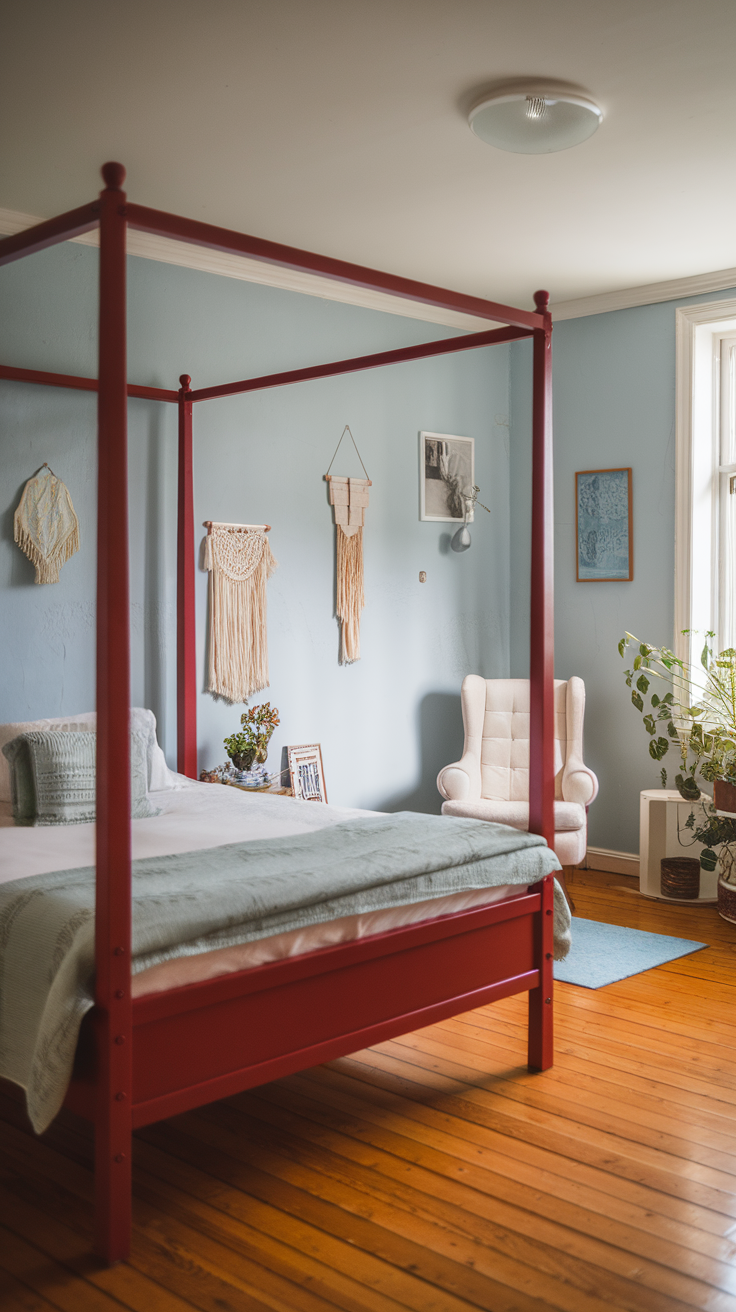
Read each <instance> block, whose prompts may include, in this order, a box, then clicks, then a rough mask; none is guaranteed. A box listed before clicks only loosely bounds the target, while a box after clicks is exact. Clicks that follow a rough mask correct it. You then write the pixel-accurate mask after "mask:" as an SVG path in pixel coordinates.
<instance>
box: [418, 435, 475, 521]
mask: <svg viewBox="0 0 736 1312" xmlns="http://www.w3.org/2000/svg"><path fill="white" fill-rule="evenodd" d="M474 483H475V439H474V438H472V437H457V436H456V435H455V434H453V433H420V434H419V518H420V519H429V520H437V521H439V522H440V523H443V522H444V523H448V524H462V522H463V520H464V519H465V510H466V503H465V498H466V497H470V496H472V493H473V485H474ZM473 517H474V516H473V508H472V506H471V507H470V511H469V514H468V517H467V522H468V523H469V524H470V523H472V521H473Z"/></svg>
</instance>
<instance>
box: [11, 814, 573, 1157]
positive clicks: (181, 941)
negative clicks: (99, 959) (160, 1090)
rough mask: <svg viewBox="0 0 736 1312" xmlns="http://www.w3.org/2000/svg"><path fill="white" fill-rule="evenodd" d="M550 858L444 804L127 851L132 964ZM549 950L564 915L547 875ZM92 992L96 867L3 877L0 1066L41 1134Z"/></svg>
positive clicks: (564, 925) (546, 866) (478, 883)
mask: <svg viewBox="0 0 736 1312" xmlns="http://www.w3.org/2000/svg"><path fill="white" fill-rule="evenodd" d="M558 869H559V862H558V861H557V858H556V857H555V855H554V854H553V853H552V852H551V851H550V849H549V848H548V847H547V846H546V844H545V843H544V842H543V840H542V839H541V838H538V837H537V836H536V835H533V834H525V833H522V832H520V831H519V830H516V829H510V828H508V827H507V826H506V825H495V824H489V823H488V822H485V821H479V820H465V819H459V818H456V817H452V816H427V815H417V814H415V813H413V812H408V811H407V812H402V813H399V814H398V815H376V816H366V817H360V818H357V819H353V820H349V821H346V822H345V823H343V824H339V825H334V826H331V827H329V828H325V829H321V830H318V831H317V832H311V833H306V834H300V835H298V836H296V837H288V838H277V839H258V840H256V841H253V842H244V843H228V844H226V845H223V846H222V847H212V848H206V849H204V850H202V851H193V852H184V853H181V854H179V855H175V856H163V857H148V858H146V859H145V860H141V861H134V862H133V965H132V968H133V972H134V973H137V972H138V971H141V970H145V969H146V968H147V967H148V966H152V965H155V964H156V963H158V962H161V961H166V960H169V959H171V958H173V957H180V956H187V955H194V954H195V953H199V952H208V951H211V950H213V949H215V948H222V947H230V946H232V945H234V944H237V943H247V942H251V941H252V940H254V939H258V938H265V937H266V936H268V935H270V934H277V933H282V932H285V931H288V930H292V929H299V928H303V927H304V926H306V925H314V924H318V923H321V922H324V921H328V920H334V919H336V918H338V917H340V916H350V915H356V914H360V913H362V912H367V911H380V910H383V909H385V908H387V907H393V906H402V905H406V904H408V903H414V902H423V901H425V900H426V899H428V898H434V897H443V896H445V895H447V894H450V893H460V892H463V891H466V890H468V889H473V888H485V887H489V886H492V885H499V884H531V883H534V882H535V881H536V880H538V879H541V878H542V876H543V875H547V874H549V873H550V872H551V871H553V870H558ZM554 919H555V956H556V957H559V958H561V957H564V956H565V955H566V954H567V951H568V949H569V945H570V916H569V912H568V910H567V904H566V902H565V899H564V897H563V895H562V891H561V890H560V888H559V885H557V884H555V918H554ZM93 995H94V869H92V868H90V867H87V868H79V869H75V870H59V871H54V872H52V873H51V874H44V875H33V876H30V877H29V878H26V879H19V880H15V881H12V882H10V883H7V884H3V885H0V1075H2V1076H4V1077H5V1078H6V1079H9V1080H12V1081H14V1082H15V1083H16V1084H19V1085H21V1086H22V1087H23V1088H24V1089H25V1090H26V1100H27V1106H28V1114H29V1116H30V1119H31V1122H32V1124H33V1127H34V1129H35V1130H36V1131H37V1132H38V1133H39V1134H40V1133H41V1132H42V1131H43V1130H45V1129H46V1127H47V1126H48V1125H49V1123H50V1122H51V1121H52V1120H53V1118H54V1116H55V1115H56V1113H57V1112H58V1110H59V1108H60V1107H61V1104H62V1102H63V1100H64V1095H65V1092H66V1088H67V1085H68V1083H69V1078H70V1076H71V1070H72V1065H73V1061H74V1052H75V1048H76V1043H77V1036H78V1034H79V1026H80V1024H81V1022H82V1018H83V1017H84V1015H85V1013H86V1012H87V1011H88V1010H89V1009H90V1007H91V1006H92V1005H93Z"/></svg>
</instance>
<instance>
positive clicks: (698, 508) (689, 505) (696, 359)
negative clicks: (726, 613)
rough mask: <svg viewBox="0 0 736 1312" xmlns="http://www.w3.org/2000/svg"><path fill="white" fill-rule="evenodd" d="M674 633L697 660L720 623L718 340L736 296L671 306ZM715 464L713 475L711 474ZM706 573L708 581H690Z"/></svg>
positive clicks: (730, 329)
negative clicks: (689, 632) (706, 636)
mask: <svg viewBox="0 0 736 1312" xmlns="http://www.w3.org/2000/svg"><path fill="white" fill-rule="evenodd" d="M675 324H676V406H675V451H676V456H675V460H676V463H675V636H674V651H675V654H676V655H677V656H679V657H680V659H681V660H686V661H690V660H698V659H699V655H700V650H701V648H702V636H700V637H698V638H695V639H694V640H693V642H692V644H691V640H690V639H689V638H688V637H685V636H683V634H682V630H683V629H695V630H697V631H698V633H699V634H700V635H702V634H703V632H704V631H705V630H707V629H715V630H716V632H718V625H719V614H718V613H719V569H718V559H719V517H720V502H721V492H720V486H719V484H722V482H723V479H724V477H725V478H727V477H728V473H729V470H730V467H727V466H724V465H722V464H721V440H722V439H721V430H720V412H721V404H720V402H721V369H720V356H721V343H722V341H723V339H724V338H727V337H732V336H735V335H736V299H729V300H727V301H709V302H707V303H706V304H704V305H691V306H684V307H682V308H679V309H677V310H676V312H675ZM717 469H718V470H719V474H720V477H719V479H716V478H715V473H716V470H717ZM699 578H700V579H702V578H707V579H709V580H710V587H708V588H703V587H700V588H698V587H695V586H694V580H695V579H699Z"/></svg>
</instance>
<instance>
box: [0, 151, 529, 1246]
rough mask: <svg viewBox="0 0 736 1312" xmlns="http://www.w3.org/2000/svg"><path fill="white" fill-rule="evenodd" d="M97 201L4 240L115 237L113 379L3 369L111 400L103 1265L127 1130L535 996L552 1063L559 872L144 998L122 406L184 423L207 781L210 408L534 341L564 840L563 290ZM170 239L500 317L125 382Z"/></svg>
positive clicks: (185, 690)
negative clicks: (274, 367) (145, 303)
mask: <svg viewBox="0 0 736 1312" xmlns="http://www.w3.org/2000/svg"><path fill="white" fill-rule="evenodd" d="M102 176H103V179H104V182H105V189H104V190H103V191H102V192H101V193H100V198H99V201H93V202H91V203H90V204H87V205H82V206H80V208H79V209H76V210H72V211H70V212H69V213H67V214H62V215H60V216H59V217H57V218H55V219H49V220H48V221H46V222H44V223H40V224H38V225H36V226H35V227H33V228H29V229H26V230H25V231H24V232H20V233H17V234H16V235H15V236H12V237H8V238H6V239H4V240H3V241H0V264H6V263H9V262H11V261H12V260H16V259H19V258H21V257H22V256H25V255H30V254H32V253H33V252H35V251H39V250H43V249H44V248H45V247H47V246H51V245H54V244H55V243H57V242H61V241H67V240H69V239H70V238H72V237H75V236H78V235H79V234H81V233H84V232H89V231H90V230H91V229H93V228H97V227H99V230H100V308H99V376H98V378H97V379H94V378H79V377H73V376H71V375H68V374H52V373H44V372H41V371H38V370H32V369H19V368H13V367H8V366H0V378H3V379H15V380H20V381H26V382H33V383H41V384H46V385H50V386H52V387H71V388H79V389H82V390H87V391H97V393H98V455H99V473H98V539H97V553H98V554H97V562H98V563H97V849H96V867H97V874H96V991H95V1007H94V1009H93V1011H92V1012H90V1014H89V1016H88V1018H87V1020H86V1021H85V1024H84V1026H83V1028H82V1035H81V1037H80V1043H79V1048H78V1055H77V1064H76V1068H75V1075H74V1078H73V1080H72V1084H71V1086H70V1089H69V1093H68V1096H67V1105H68V1106H69V1107H71V1108H72V1109H74V1110H75V1111H77V1112H79V1113H81V1114H82V1115H83V1116H85V1117H87V1118H88V1119H90V1120H91V1121H92V1122H93V1123H94V1127H95V1180H96V1222H97V1234H96V1248H97V1251H98V1253H99V1254H100V1256H101V1257H103V1258H105V1259H106V1260H107V1261H108V1262H113V1261H118V1260H121V1259H124V1258H125V1257H127V1255H128V1251H129V1246H130V1227H131V1211H130V1190H131V1134H132V1131H133V1129H135V1128H136V1127H138V1126H142V1125H147V1124H149V1123H150V1122H152V1121H156V1120H160V1119H162V1118H163V1117H166V1116H172V1115H175V1114H176V1113H179V1112H182V1111H185V1110H187V1109H190V1108H193V1107H198V1106H201V1105H202V1104H204V1103H207V1102H210V1101H212V1100H214V1099H217V1098H223V1097H226V1096H228V1095H231V1094H234V1093H237V1092H239V1091H240V1090H243V1089H247V1088H250V1087H253V1086H254V1085H257V1084H262V1083H264V1082H266V1081H267V1080H271V1079H275V1078H277V1077H278V1076H282V1075H285V1074H287V1073H290V1072H293V1071H297V1070H302V1069H304V1068H305V1067H307V1066H310V1065H313V1064H314V1063H316V1062H320V1061H326V1060H329V1059H331V1058H334V1057H338V1056H342V1055H345V1054H347V1053H349V1052H355V1051H356V1050H357V1049H359V1048H362V1047H365V1046H366V1044H370V1043H375V1042H378V1041H380V1040H382V1039H387V1038H390V1037H392V1036H394V1035H397V1034H401V1033H406V1032H407V1031H408V1030H411V1029H415V1028H417V1027H418V1026H422V1025H428V1024H431V1023H432V1022H433V1021H437V1020H440V1019H442V1018H443V1017H445V1016H451V1015H454V1014H457V1013H459V1012H462V1011H467V1010H470V1009H471V1008H473V1007H478V1006H481V1005H483V1004H484V1003H487V1002H491V1001H493V1000H494V999H496V998H502V997H506V996H508V995H510V994H512V993H518V992H523V991H528V992H529V1052H528V1058H529V1065H530V1067H531V1068H532V1069H536V1070H544V1069H547V1067H549V1066H551V1064H552V1011H553V1008H552V924H553V911H552V877H551V876H548V877H547V878H545V879H543V880H542V881H541V882H540V883H538V884H536V885H535V886H534V887H533V888H532V889H530V890H529V891H528V892H527V893H525V894H522V895H517V896H515V897H510V898H507V899H505V900H504V901H502V902H499V903H496V904H494V905H492V906H489V907H481V908H476V909H474V910H471V911H463V912H459V913H457V914H455V915H451V916H443V917H441V918H439V919H437V920H434V921H430V922H425V923H423V924H419V925H414V926H411V927H409V928H404V929H396V930H392V931H390V932H389V933H386V934H379V935H376V936H374V937H372V938H369V939H364V940H362V941H359V942H356V943H349V944H345V945H341V946H337V947H331V948H326V949H323V950H321V951H318V952H312V953H309V954H307V955H305V956H303V957H298V958H293V959H287V960H285V961H280V962H276V963H273V964H270V965H265V966H260V967H258V968H256V969H253V970H248V971H243V972H239V973H237V974H232V975H226V976H222V977H220V978H217V979H213V980H209V981H207V982H205V983H201V984H190V985H187V986H185V987H183V988H178V989H173V990H171V991H169V992H166V993H162V994H154V995H151V996H148V997H143V998H138V999H136V1000H135V1001H133V1000H132V999H131V990H130V979H131V967H130V960H131V882H130V869H131V839H130V796H129V780H128V779H127V776H126V775H125V773H123V774H122V775H121V773H120V768H119V767H120V760H121V758H122V757H124V756H125V755H126V754H127V752H128V750H129V747H128V723H129V716H130V691H129V689H130V657H129V599H128V546H127V544H128V511H127V500H126V495H125V489H126V487H127V398H128V396H134V397H144V398H148V399H152V400H158V401H162V402H166V403H172V404H176V405H177V407H178V412H179V503H178V504H179V517H178V548H177V550H178V556H177V571H178V572H177V676H178V688H177V728H178V745H177V761H178V767H179V770H180V771H182V772H183V773H184V774H187V775H189V776H190V777H192V778H196V777H197V732H196V695H197V688H196V659H195V657H196V649H195V609H194V583H195V533H194V511H193V483H192V409H193V406H194V404H195V403H197V402H200V401H207V400H211V399H214V398H216V397H221V396H231V395H233V394H235V393H239V392H248V391H253V390H256V389H259V388H264V387H278V386H283V385H284V384H287V383H296V382H301V381H305V380H308V379H310V378H325V377H329V376H331V375H334V374H340V373H347V372H351V371H354V370H359V369H370V368H377V367H379V366H382V365H388V364H397V363H400V362H401V361H404V360H417V359H421V358H424V357H427V356H432V355H440V354H448V353H450V352H454V351H463V350H470V349H472V348H474V347H481V346H487V345H490V344H492V343H496V342H509V341H515V340H518V339H519V338H524V337H531V338H532V339H533V349H534V365H533V473H532V567H531V660H530V679H531V727H530V769H529V794H530V812H529V821H530V829H531V831H532V832H533V833H537V834H541V835H543V836H544V838H546V840H547V842H548V843H549V844H550V846H551V845H552V841H553V835H554V824H553V798H554V757H553V746H554V745H553V610H552V531H553V521H552V425H551V401H552V397H551V334H552V321H551V316H550V314H549V310H548V308H547V307H548V300H549V297H548V294H547V293H546V292H536V293H535V296H534V301H535V304H536V310H535V311H528V310H517V309H513V308H512V307H510V306H506V305H498V304H495V303H494V302H493V301H486V300H482V299H479V298H477V297H474V296H466V295H462V294H460V293H457V292H450V291H446V290H444V289H442V288H439V287H433V286H430V285H427V284H424V283H418V282H414V281H411V280H409V279H406V278H398V277H396V276H394V275H392V274H386V273H379V272H377V271H375V270H372V269H366V268H362V267H360V266H359V265H353V264H347V263H345V262H344V261H341V260H332V259H328V258H326V257H324V256H321V255H315V254H312V253H310V252H308V251H301V250H296V249H294V248H292V247H288V246H283V245H278V244H276V243H273V242H268V241H263V240H261V239H260V238H256V237H248V236H244V235H243V234H240V233H235V232H230V231H228V230H226V229H223V228H217V227H213V226H212V225H210V224H206V223H199V222H197V221H195V220H191V219H184V218H181V217H179V216H177V215H172V214H164V213H161V212H159V211H157V210H152V209H148V208H146V207H144V206H141V205H134V204H130V203H129V202H128V201H127V200H126V195H125V193H124V192H123V191H122V185H123V182H124V180H125V169H124V168H123V166H122V165H121V164H114V163H110V164H106V165H105V166H104V167H103V170H102ZM128 227H131V228H135V229H138V230H139V231H142V232H149V233H156V234H160V235H161V236H166V237H173V238H175V239H177V240H179V241H184V242H189V243H196V244H198V245H201V246H206V247H209V248H211V249H214V250H222V251H227V252H229V253H235V254H240V255H246V256H248V257H249V258H251V259H258V260H262V261H265V262H267V263H271V264H278V265H281V266H282V267H285V268H291V269H299V270H302V271H306V272H309V273H312V274H317V275H320V276H322V277H326V278H330V279H333V280H339V281H342V282H346V283H351V284H353V285H354V286H358V287H365V288H370V289H372V290H378V291H383V292H386V293H388V294H391V295H393V296H401V297H403V298H405V299H410V300H415V301H418V302H421V303H424V304H428V305H435V306H440V307H443V308H445V309H448V310H456V311H461V312H464V313H466V314H472V315H476V316H478V317H480V318H485V319H488V320H491V321H495V322H498V323H501V324H503V325H505V326H503V327H501V328H494V329H489V330H488V331H487V332H479V333H472V334H467V335H465V336H463V337H452V338H448V339H446V340H444V341H437V342H430V343H422V344H421V345H419V346H413V347H407V348H405V349H401V350H396V351H383V352H381V353H379V354H376V355H369V356H361V357H358V358H356V359H352V360H340V361H335V362H332V363H329V364H325V365H318V366H315V367H312V368H308V369H296V370H291V371H290V372H288V373H281V374H270V375H267V376H265V377H262V378H250V379H245V380H243V381H241V382H236V383H227V384H225V385H223V386H220V387H207V388H202V389H200V390H199V391H197V390H196V389H195V390H194V391H192V390H191V387H190V384H191V379H190V377H189V376H188V375H182V377H181V378H180V380H179V381H180V388H179V390H178V391H167V390H165V389H162V388H155V387H137V386H134V385H129V384H128V381H127V369H126V304H125V296H126V293H125V273H126V230H127V228H128Z"/></svg>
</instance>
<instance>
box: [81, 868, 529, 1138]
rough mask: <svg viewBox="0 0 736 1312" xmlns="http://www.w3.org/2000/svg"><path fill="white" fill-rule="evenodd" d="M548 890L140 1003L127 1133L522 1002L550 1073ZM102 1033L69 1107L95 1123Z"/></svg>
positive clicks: (90, 1023) (88, 1043)
mask: <svg viewBox="0 0 736 1312" xmlns="http://www.w3.org/2000/svg"><path fill="white" fill-rule="evenodd" d="M552 890H553V878H552V876H551V875H549V876H547V877H546V878H545V879H543V880H542V881H541V882H540V883H539V884H536V885H535V886H534V887H533V889H532V890H531V891H530V892H528V893H525V894H521V895H518V896H515V897H511V898H506V899H505V900H504V901H502V902H497V903H495V904H494V905H492V906H488V907H476V908H474V909H472V910H470V911H461V912H457V913H456V914H454V915H450V916H442V917H440V918H439V919H437V920H432V921H425V922H424V923H422V924H419V925H412V926H410V927H408V928H405V929H395V930H391V931H389V932H388V933H386V934H378V935H375V936H374V937H371V938H366V939H362V940H359V941H357V942H354V943H347V944H340V945H338V946H336V947H330V948H323V949H321V950H320V951H318V952H310V953H308V954H306V955H304V956H301V957H292V958H287V959H286V960H284V961H277V962H273V963H269V964H268V965H265V966H258V967H256V968H254V969H251V970H246V971H240V972H238V973H236V974H231V975H222V976H219V977H218V978H216V979H212V980H207V981H205V982H204V983H201V984H189V985H186V986H185V987H184V988H178V989H172V990H170V991H168V992H166V993H154V994H150V995H149V996H148V997H143V998H138V999H136V1000H135V1001H134V1003H133V1102H132V1108H131V1112H132V1117H131V1119H132V1126H133V1128H135V1127H138V1126H141V1125H147V1124H149V1123H150V1122H152V1121H157V1120H162V1119H163V1118H164V1117H167V1116H173V1115H176V1114H178V1113H179V1112H183V1111H187V1110H189V1109H191V1108H193V1107H199V1106H202V1105H203V1104H204V1103H207V1102H212V1101H214V1100H215V1099H218V1098H224V1097H228V1096H230V1095H231V1094H235V1093H239V1092H240V1091H242V1090H243V1089H248V1088H252V1087H253V1086H254V1085H257V1084H265V1083H266V1082H267V1081H268V1080H272V1079H276V1078H278V1077H279V1076H281V1075H287V1074H289V1073H291V1072H293V1071H298V1070H304V1069H305V1068H306V1067H308V1066H313V1065H315V1064H316V1063H317V1062H321V1061H328V1060H330V1059H331V1058H333V1057H340V1056H345V1055H346V1054H348V1053H350V1052H355V1051H357V1050H358V1049H359V1048H364V1047H366V1046H367V1045H368V1044H371V1043H377V1042H380V1041H381V1040H382V1039H388V1038H391V1037H393V1036H395V1035H397V1034H405V1033H407V1032H408V1031H409V1030H413V1029H417V1028H419V1027H420V1026H423V1025H430V1024H432V1023H433V1022H434V1021H437V1020H441V1019H443V1018H444V1017H446V1016H452V1015H457V1014H458V1013H460V1012H463V1011H470V1010H471V1009H472V1008H474V1007H480V1006H482V1005H484V1004H485V1003H488V1002H493V1001H494V1000H496V999H498V998H504V997H508V996H509V995H510V994H512V993H521V992H525V991H529V1065H530V1067H532V1068H533V1069H546V1068H547V1067H548V1066H551V1064H552V1014H553V1009H552V955H553V947H552V924H553V914H552V911H553V908H552V895H553V894H552ZM103 1034H104V1025H102V1024H101V1023H100V1018H99V1017H98V1015H97V1013H96V1011H93V1012H91V1013H90V1014H89V1016H88V1017H87V1019H86V1021H85V1025H84V1027H83V1035H82V1038H81V1040H80V1047H79V1057H78V1063H77V1071H76V1074H75V1078H74V1080H73V1082H72V1084H71V1086H70V1089H69V1093H68V1096H67V1105H68V1106H69V1107H71V1108H72V1109H73V1110H74V1111H77V1112H79V1113H81V1114H82V1115H84V1116H86V1117H88V1118H89V1119H91V1120H95V1119H97V1118H96V1114H95V1088H96V1087H97V1088H99V1085H98V1081H97V1071H98V1069H99V1063H100V1058H101V1057H102V1053H101V1052H100V1051H99V1047H100V1042H101V1036H102V1035H103ZM103 1114H104V1112H103Z"/></svg>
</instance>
